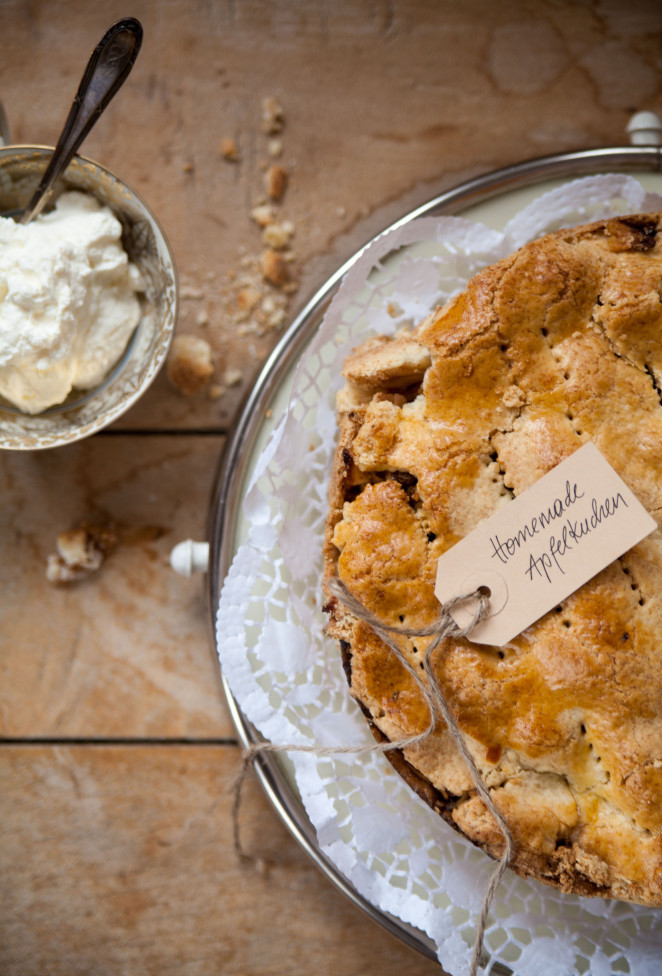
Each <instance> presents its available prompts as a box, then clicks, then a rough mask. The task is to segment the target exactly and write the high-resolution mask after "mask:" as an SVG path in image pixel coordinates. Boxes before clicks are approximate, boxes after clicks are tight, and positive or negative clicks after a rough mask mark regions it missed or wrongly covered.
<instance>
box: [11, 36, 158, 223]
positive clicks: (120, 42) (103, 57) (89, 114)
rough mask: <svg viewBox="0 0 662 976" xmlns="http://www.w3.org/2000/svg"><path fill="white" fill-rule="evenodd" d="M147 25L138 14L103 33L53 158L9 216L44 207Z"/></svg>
mask: <svg viewBox="0 0 662 976" xmlns="http://www.w3.org/2000/svg"><path fill="white" fill-rule="evenodd" d="M142 37H143V29H142V26H141V24H140V22H139V21H138V20H136V19H135V18H134V17H126V18H124V19H123V20H118V21H117V23H116V24H113V25H112V27H109V28H108V30H107V31H106V33H105V34H104V35H103V37H102V38H101V40H100V41H99V43H98V44H97V46H96V47H95V49H94V51H93V52H92V56H91V58H90V60H89V62H88V65H87V68H86V69H85V74H84V75H83V77H82V79H81V82H80V85H79V86H78V91H77V92H76V97H75V98H74V101H73V105H72V106H71V110H70V112H69V115H68V116H67V121H66V122H65V123H64V128H63V129H62V133H61V135H60V138H59V139H58V142H57V145H56V147H55V149H54V150H53V155H52V156H51V159H50V162H49V164H48V166H47V167H46V171H45V172H44V175H43V176H42V178H41V181H40V183H39V186H38V187H37V189H36V190H35V192H34V194H33V195H32V198H31V200H30V202H29V203H28V205H27V207H26V208H25V210H23V211H20V210H16V211H12V212H11V213H6V214H4V216H5V217H17V218H18V222H19V223H21V224H27V223H28V222H29V221H30V220H32V218H33V217H36V215H37V214H38V213H39V212H40V211H41V210H42V208H43V207H44V205H45V203H46V200H47V199H48V194H49V191H50V190H51V189H52V187H53V184H54V183H55V181H56V180H57V179H58V177H59V176H60V175H61V174H62V173H63V171H64V170H65V169H66V168H67V166H68V165H69V162H70V161H71V157H72V156H73V155H74V153H75V152H76V150H77V149H78V147H79V146H80V144H81V142H82V141H83V139H84V138H85V137H86V136H87V134H88V133H89V131H90V129H91V128H92V126H93V125H94V123H95V122H96V121H97V119H98V118H99V116H100V115H101V113H102V112H103V110H104V109H105V108H106V106H107V105H108V103H109V102H110V100H111V99H112V97H113V96H114V95H115V93H116V92H117V91H119V89H120V88H121V86H122V84H123V83H124V81H125V80H126V78H127V77H128V74H129V72H130V71H131V68H132V67H133V63H134V61H135V60H136V57H137V56H138V51H139V50H140V45H141V43H142Z"/></svg>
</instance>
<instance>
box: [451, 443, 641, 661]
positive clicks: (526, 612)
mask: <svg viewBox="0 0 662 976" xmlns="http://www.w3.org/2000/svg"><path fill="white" fill-rule="evenodd" d="M656 528H657V522H656V521H655V519H653V518H652V517H651V516H650V515H649V514H648V512H647V511H646V509H645V508H644V507H643V506H642V505H641V503H640V502H639V501H638V500H637V498H636V497H635V496H634V494H633V493H632V492H631V491H630V489H629V488H628V487H627V485H626V484H625V483H624V482H623V481H622V479H621V478H620V477H619V476H618V475H617V474H616V472H615V471H614V469H613V468H612V466H611V465H610V464H609V462H608V461H607V460H606V459H605V458H604V457H603V456H602V454H600V452H599V451H598V449H597V448H596V447H595V445H594V444H592V443H590V442H589V443H588V444H585V445H584V446H583V447H580V448H579V450H577V451H575V453H574V454H571V455H570V457H568V458H566V459H565V461H561V463H560V464H558V465H557V466H556V467H555V468H553V469H552V470H551V471H549V472H548V473H547V474H546V475H544V476H543V477H542V478H540V479H539V480H538V481H536V482H535V484H533V485H531V487H530V488H528V489H527V490H526V491H525V492H523V493H522V494H521V495H519V496H518V497H517V498H515V499H514V501H512V502H511V503H509V504H507V505H504V507H503V508H502V509H500V510H499V511H498V512H496V513H495V514H494V515H492V516H491V517H490V518H488V519H486V520H485V521H484V522H481V523H480V524H479V525H478V526H477V527H476V528H475V529H474V531H473V532H471V533H470V534H469V535H468V536H466V538H464V539H462V540H461V541H460V542H458V543H457V544H456V545H455V546H453V548H452V549H449V550H448V552H445V553H444V554H443V555H442V556H441V557H440V559H439V563H438V565H437V582H436V586H435V594H436V596H437V598H438V599H439V600H440V601H441V602H442V603H445V602H446V601H448V600H451V599H453V598H454V597H457V596H458V595H459V594H461V593H470V592H473V591H474V590H476V589H478V588H479V587H481V586H485V587H487V588H488V589H489V591H490V615H489V616H488V618H487V619H486V620H484V621H483V622H482V623H480V624H478V625H477V626H476V627H475V629H474V630H473V631H472V633H471V636H470V638H469V639H470V640H472V641H475V642H476V643H478V644H494V645H497V646H501V645H503V644H507V643H508V641H509V640H512V639H513V638H514V637H516V636H517V634H520V633H521V632H522V631H523V630H524V629H525V628H526V627H530V626H531V624H533V623H535V621H536V620H538V619H539V618H540V617H542V616H543V614H545V613H547V612H548V610H551V609H552V608H553V607H555V606H557V605H558V604H559V603H560V602H561V601H562V600H564V599H565V598H566V597H567V596H569V595H570V594H571V593H574V591H575V590H577V589H578V588H579V587H580V586H582V585H583V584H584V583H586V582H588V580H590V579H591V578H592V577H593V576H595V575H596V573H599V572H600V570H602V569H604V568H605V566H608V565H609V564H610V563H611V562H613V561H614V559H618V557H619V556H622V555H623V553H624V552H627V550H628V549H631V548H632V546H634V545H636V544H637V542H640V541H641V540H642V539H644V538H645V537H646V536H647V535H649V534H650V533H651V532H652V531H653V530H654V529H656ZM473 609H475V608H474V607H467V608H464V607H462V606H460V607H458V608H457V609H456V610H454V611H453V617H454V619H455V620H456V622H457V623H458V624H460V625H465V624H466V623H467V622H468V621H469V620H470V619H471V616H472V611H473Z"/></svg>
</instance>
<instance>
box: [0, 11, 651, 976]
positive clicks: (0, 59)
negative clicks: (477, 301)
mask: <svg viewBox="0 0 662 976" xmlns="http://www.w3.org/2000/svg"><path fill="white" fill-rule="evenodd" d="M127 14H134V15H135V16H137V17H138V18H139V19H140V20H141V21H142V23H143V26H144V30H145V39H144V43H143V49H142V51H141V53H140V56H139V58H138V61H137V63H136V65H135V68H134V70H133V73H132V74H131V76H130V78H129V81H128V82H127V83H126V85H125V87H124V89H123V90H122V91H121V92H120V93H119V95H118V96H117V97H116V99H115V101H114V102H113V103H112V105H111V106H110V108H109V109H108V110H107V113H106V115H105V116H104V118H103V119H102V120H101V122H100V123H99V124H98V126H97V128H96V129H95V130H94V131H93V132H92V134H91V135H90V136H89V138H88V140H87V142H86V144H85V147H84V152H85V154H86V155H89V156H91V157H92V158H93V159H97V160H99V161H100V162H102V163H103V164H104V165H106V166H107V167H108V168H110V169H111V170H114V171H115V172H117V173H118V174H119V175H120V176H121V177H122V178H123V179H125V180H126V181H127V182H128V183H129V184H130V185H131V186H133V187H134V189H136V190H137V191H138V192H139V193H140V194H141V195H142V196H143V197H144V198H145V199H146V200H147V202H148V203H149V204H150V206H151V207H152V208H153V209H154V210H155V212H156V213H157V214H158V215H159V217H160V219H161V221H162V223H163V226H164V228H165V231H166V234H167V235H168V237H169V240H170V242H171V244H172V247H173V250H174V253H175V257H176V261H177V265H178V269H179V277H180V286H181V310H180V316H179V323H178V331H179V333H182V334H184V333H186V334H193V335H196V336H199V337H202V338H204V339H205V340H206V341H207V342H208V343H209V345H210V347H211V350H212V353H213V361H214V375H213V377H212V379H211V381H210V382H209V383H208V384H207V385H206V386H205V387H204V389H202V390H201V391H199V392H198V393H195V394H193V395H188V396H187V395H184V394H183V393H181V392H180V391H178V390H177V389H175V388H174V387H173V386H172V384H171V383H170V382H169V380H168V378H167V376H166V375H165V372H163V373H162V374H161V375H160V376H159V377H158V379H157V380H156V382H155V383H154V385H153V386H152V388H151V389H150V390H149V391H148V393H147V394H146V395H145V397H144V398H143V400H142V401H141V402H140V403H139V404H138V405H137V406H135V407H134V408H133V409H132V410H131V411H130V412H129V413H127V414H126V415H125V416H124V417H123V418H122V419H121V421H119V422H118V423H116V424H115V426H114V427H113V428H111V429H110V430H108V431H107V432H103V433H101V434H99V435H97V436H95V437H94V438H92V439H90V440H88V441H84V442H82V443H80V444H78V445H74V446H70V447H67V448H63V449H60V450H54V451H49V452H38V453H33V454H22V453H13V452H4V453H3V454H2V456H1V457H0V490H1V491H2V506H1V509H0V522H1V526H2V527H1V531H0V545H1V546H2V550H1V551H2V558H1V559H0V574H1V593H2V597H1V598H0V620H1V623H0V673H1V678H2V680H1V682H0V736H1V742H0V824H1V828H0V872H1V874H0V877H1V879H2V880H1V884H0V972H1V973H2V974H3V976H31V974H34V976H46V974H57V976H78V974H81V976H82V974H85V976H90V974H95V976H96V974H134V973H140V974H142V973H148V974H152V973H154V974H161V976H164V974H168V973H173V974H174V973H177V974H178V976H194V974H195V976H198V974H201V976H202V974H204V976H213V974H219V973H223V974H225V976H234V974H237V976H239V974H242V976H273V974H302V976H303V974H310V973H316V974H322V976H326V974H328V976H335V974H343V976H350V974H357V976H358V974H364V973H368V972H379V973H380V974H381V976H395V974H398V976H407V974H414V973H416V974H417V976H422V974H427V973H429V974H433V973H438V972H439V971H440V970H439V967H438V966H437V965H436V964H435V963H433V962H431V961H430V960H427V959H425V958H424V957H423V956H421V955H419V954H418V953H417V952H415V951H414V950H412V949H410V948H408V947H406V946H405V945H403V944H401V943H400V942H399V941H398V940H396V939H395V938H394V937H393V936H391V935H390V934H388V933H386V932H385V931H384V930H383V929H382V928H381V927H380V926H378V925H376V924H375V923H374V922H373V921H372V920H370V919H369V918H368V917H367V916H365V915H364V914H363V913H362V912H360V911H359V910H358V909H357V908H355V907H354V906H353V905H352V904H351V903H350V902H349V901H348V900H347V899H346V898H345V897H344V896H343V895H341V894H340V893H339V892H338V891H336V889H335V888H334V887H333V886H332V884H331V883H330V882H329V881H328V880H327V879H326V878H325V877H324V876H323V875H322V874H321V873H320V872H319V871H318V869H317V868H316V867H315V866H314V865H312V864H311V863H310V862H309V860H308V859H307V856H306V855H304V854H303V853H302V852H301V850H300V849H299V847H298V846H297V844H296V843H295V842H294V841H293V840H292V839H291V838H290V836H289V834H288V833H287V831H286V830H285V828H284V827H283V826H282V824H281V823H280V821H279V820H278V818H277V816H276V815H275V813H274V812H273V811H272V809H271V807H270V805H269V804H268V802H267V800H266V799H265V798H264V797H263V795H262V792H261V789H260V787H259V786H258V785H257V784H256V783H255V782H253V781H251V782H250V783H249V786H248V788H247V795H246V802H245V805H244V809H243V813H242V824H243V831H244V838H245V842H246V844H247V846H248V847H249V848H250V849H252V850H253V851H254V852H256V853H259V855H260V856H261V857H262V858H263V860H264V861H265V862H266V863H267V865H268V867H267V869H266V870H263V871H258V870H257V869H256V868H254V867H251V866H248V867H247V866H245V865H243V864H240V863H238V861H237V858H236V856H235V853H234V851H233V847H232V838H231V823H230V806H231V797H230V792H229V789H230V786H231V784H232V782H233V779H234V777H235V775H236V772H237V769H238V761H239V749H238V747H237V744H236V741H235V733H234V729H233V726H232V723H231V720H230V717H229V715H228V712H227V710H226V707H225V704H224V700H223V696H222V693H221V689H220V684H219V675H218V669H217V664H216V661H215V659H214V651H213V644H212V641H211V637H210V633H209V626H208V611H207V606H206V589H205V581H204V579H202V578H201V577H194V578H191V579H189V580H187V579H184V578H181V577H178V576H176V575H175V574H174V573H173V572H172V570H171V569H170V566H169V554H170V551H171V548H172V547H173V546H174V544H175V543H177V542H178V541H180V540H182V539H186V538H189V537H192V538H198V539H201V538H204V536H205V529H206V520H207V512H208V506H209V498H210V493H211V490H212V485H213V480H214V473H215V468H216V464H217V461H218V458H219V456H220V453H221V450H222V448H223V444H224V441H225V439H226V437H227V434H228V431H229V429H230V428H231V424H232V422H233V418H234V417H235V416H236V413H237V410H238V407H239V404H240V402H241V399H242V397H243V395H244V394H245V392H246V391H247V389H248V388H249V387H250V384H251V382H252V379H253V378H254V376H255V374H256V371H257V370H258V369H259V367H260V364H261V363H262V362H263V361H264V358H265V356H266V355H267V353H268V352H269V350H270V349H271V348H272V347H273V345H274V343H275V342H276V340H277V338H278V336H279V335H280V334H281V333H282V331H283V329H284V328H285V326H286V325H287V323H288V322H289V321H291V319H292V316H293V315H294V314H295V313H296V310H297V309H298V308H300V307H301V306H302V305H303V303H304V302H305V300H306V298H307V297H309V296H310V295H311V294H312V293H313V292H314V290H315V289H316V288H317V287H319V286H320V285H321V284H322V283H323V281H324V280H325V278H326V277H327V275H328V274H329V273H330V272H332V271H333V270H334V269H335V268H336V267H337V266H338V265H339V264H340V263H341V262H342V261H343V260H344V259H345V258H347V257H348V256H349V255H350V254H351V253H353V251H354V250H355V249H356V248H357V247H358V246H359V245H360V244H362V243H364V242H365V241H366V240H368V239H369V238H370V237H372V236H373V235H374V234H375V233H376V232H377V231H378V230H380V229H381V228H382V227H384V226H385V225H386V224H388V223H389V222H390V221H391V220H393V219H394V218H395V217H397V216H398V215H400V214H401V213H404V212H406V211H407V210H409V209H411V207H412V206H414V205H415V204H418V203H422V202H424V201H425V200H427V199H429V198H430V197H432V196H433V195H435V194H437V193H438V192H440V191H441V190H442V189H444V188H447V187H450V186H452V185H454V184H456V183H458V182H459V181H461V180H464V179H466V178H468V177H470V176H473V175H476V174H480V173H484V172H487V171H489V170H491V169H493V168H496V167H499V166H503V165H506V164H509V163H514V162H517V161H519V160H522V159H526V158H531V157H534V156H540V155H544V154H547V153H551V152H557V151H561V150H566V149H584V148H589V147H594V146H601V145H618V144H624V143H626V142H627V136H626V134H625V126H626V124H627V121H628V119H629V117H630V115H631V113H632V112H633V111H635V110H639V109H651V110H653V111H657V112H660V111H662V58H661V55H660V52H661V51H662V5H660V4H659V2H657V0H650V2H647V0H629V2H628V3H620V2H619V0H594V2H571V0H554V2H552V0H547V2H537V0H512V2H508V3H503V4H496V3H494V2H493V0H465V2H463V3H458V2H455V0H348V2H345V3H342V2H339V3H336V2H334V0H196V2H194V0H134V2H133V3H132V4H131V9H130V10H128V9H127V6H126V4H125V3H124V2H122V3H120V2H118V0H107V2H106V3H104V4H97V3H86V2H83V0H32V2H30V3H27V2H25V0H0V99H2V101H3V102H4V105H5V108H6V110H7V115H8V117H9V122H10V125H11V129H12V136H13V139H14V141H16V142H26V143H41V144H47V145H49V144H52V143H53V142H54V140H55V139H56V138H57V135H58V132H59V129H60V126H61V124H62V122H63V120H64V117H65V115H66V112H67V110H68V107H69V103H70V101H71V98H72V96H73V93H74V91H75V88H76V86H77V84H78V81H79V78H80V75H81V73H82V68H83V65H84V63H85V61H86V59H87V57H88V54H89V52H90V51H91V49H92V47H93V46H94V44H95V43H96V42H97V40H98V39H99V37H100V36H101V34H102V33H103V31H104V30H105V28H106V27H107V26H108V25H109V24H110V23H111V22H112V21H113V20H115V19H117V18H119V17H120V16H126V15H127ZM267 98H272V99H275V100H277V102H278V103H279V104H280V106H281V108H282V121H283V124H282V131H281V132H280V133H277V134H274V133H272V134H267V133H266V132H265V131H264V128H263V103H264V100H265V99H267ZM228 139H232V140H234V141H235V144H236V147H237V152H238V158H237V159H235V160H232V159H228V158H226V156H227V143H226V142H225V140H228ZM278 153H279V155H278ZM272 165H279V166H281V167H282V169H283V170H284V171H285V174H286V177H287V186H286V190H285V193H284V195H283V197H282V198H281V200H279V201H278V202H276V203H275V204H274V211H275V218H276V220H277V222H279V223H281V224H282V222H283V221H291V223H292V225H293V237H292V239H291V246H290V249H289V257H288V261H287V263H286V266H287V268H288V270H289V274H290V284H291V287H290V288H288V289H287V290H285V291H283V290H282V289H280V288H276V287H274V286H270V285H265V284H264V283H263V282H262V281H261V278H260V272H259V266H260V259H261V254H262V250H263V242H262V237H261V234H262V232H261V229H260V228H259V227H258V225H257V224H256V222H255V220H254V219H252V217H251V212H252V210H253V208H254V207H255V206H257V205H259V204H262V203H264V199H265V175H266V172H267V170H268V168H269V167H270V166H272ZM246 282H248V285H247V284H246ZM246 289H248V294H249V300H247V298H246ZM251 289H252V290H251ZM255 294H257V295H258V298H259V300H258V299H255V300H256V301H257V305H255V306H254V307H253V308H252V310H251V309H250V308H248V310H247V306H250V305H251V301H252V300H253V299H251V298H250V296H251V295H253V298H254V297H255ZM265 299H266V300H267V302H266V310H265V304H264V303H265ZM242 303H243V304H242ZM279 310H282V311H284V315H279V314H278V313H279ZM258 313H259V314H258ZM279 318H280V319H281V321H280V322H279V321H277V320H278V319H279ZM90 519H97V520H98V519H101V520H107V521H112V522H113V523H114V524H115V525H116V526H117V529H118V533H119V538H120V544H119V546H118V548H117V549H116V550H115V552H113V554H112V555H111V556H109V557H108V559H107V560H106V561H105V563H104V564H103V565H102V567H101V569H100V570H99V571H98V572H97V573H96V574H94V575H91V576H89V577H88V578H87V579H85V580H83V581H80V582H78V583H75V584H70V585H66V586H64V585H62V586H56V585H53V584H52V583H49V582H48V581H47V579H46V576H45V568H46V562H47V559H48V556H49V554H50V553H52V552H53V551H54V550H55V540H56V537H57V535H58V534H59V533H61V532H63V531H65V530H68V529H70V528H72V527H76V526H78V525H80V524H81V523H83V522H85V521H86V520H90Z"/></svg>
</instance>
